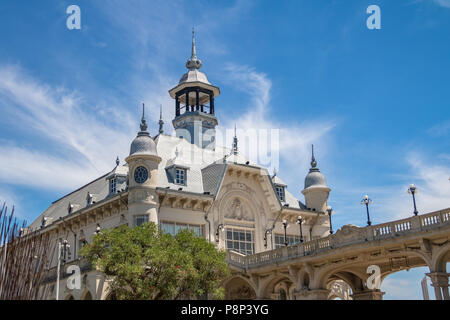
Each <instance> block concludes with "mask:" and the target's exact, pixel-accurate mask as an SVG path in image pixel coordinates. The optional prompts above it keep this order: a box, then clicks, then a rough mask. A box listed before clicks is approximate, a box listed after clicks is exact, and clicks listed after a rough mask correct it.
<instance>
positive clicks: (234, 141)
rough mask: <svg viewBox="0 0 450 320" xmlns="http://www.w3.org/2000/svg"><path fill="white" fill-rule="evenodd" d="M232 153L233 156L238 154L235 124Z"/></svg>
mask: <svg viewBox="0 0 450 320" xmlns="http://www.w3.org/2000/svg"><path fill="white" fill-rule="evenodd" d="M232 153H233V154H234V155H237V154H238V138H237V134H236V123H235V124H234V138H233V147H232Z"/></svg>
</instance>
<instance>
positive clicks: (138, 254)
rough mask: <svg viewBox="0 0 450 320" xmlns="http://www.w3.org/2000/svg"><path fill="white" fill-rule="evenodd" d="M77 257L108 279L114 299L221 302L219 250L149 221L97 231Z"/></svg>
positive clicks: (223, 268)
mask: <svg viewBox="0 0 450 320" xmlns="http://www.w3.org/2000/svg"><path fill="white" fill-rule="evenodd" d="M80 254H81V255H82V256H84V257H86V258H87V259H88V260H89V261H90V262H91V263H92V264H93V265H94V266H95V267H97V268H98V269H99V270H100V271H102V272H103V273H104V274H105V275H106V276H107V278H108V280H110V284H109V285H110V294H112V295H113V296H114V297H115V298H116V299H132V300H157V299H193V298H199V297H203V296H205V295H206V294H209V295H212V297H213V298H215V299H223V297H224V290H223V288H222V287H221V283H222V281H223V280H224V279H225V278H226V277H227V276H229V269H228V266H227V263H226V260H225V252H224V251H218V250H217V249H216V248H215V247H214V245H213V244H212V243H209V242H208V241H207V240H206V239H204V238H201V237H198V236H196V235H195V233H194V232H193V231H190V230H182V231H181V232H179V233H178V234H177V235H176V236H172V235H170V234H166V233H163V232H162V231H160V230H159V228H158V227H157V226H156V225H155V224H154V223H151V222H150V223H144V224H142V225H141V226H136V227H133V228H130V227H128V226H127V225H123V226H120V227H118V228H115V229H110V230H105V231H102V232H100V233H99V234H97V235H96V236H94V240H93V242H92V243H91V244H90V245H86V246H85V247H83V248H82V249H81V251H80Z"/></svg>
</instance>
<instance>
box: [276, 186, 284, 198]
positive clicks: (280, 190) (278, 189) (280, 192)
mask: <svg viewBox="0 0 450 320" xmlns="http://www.w3.org/2000/svg"><path fill="white" fill-rule="evenodd" d="M275 190H276V192H277V196H278V199H280V201H286V198H285V196H284V187H280V186H276V187H275Z"/></svg>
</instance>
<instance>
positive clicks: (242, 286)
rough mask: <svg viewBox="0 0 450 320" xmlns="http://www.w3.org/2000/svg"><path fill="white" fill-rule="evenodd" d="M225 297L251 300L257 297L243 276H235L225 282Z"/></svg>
mask: <svg viewBox="0 0 450 320" xmlns="http://www.w3.org/2000/svg"><path fill="white" fill-rule="evenodd" d="M224 287H225V299H227V300H249V299H256V293H255V290H254V289H253V287H252V286H251V285H250V283H249V282H248V281H247V280H245V279H244V278H242V277H239V276H237V277H233V278H231V279H230V280H228V281H226V282H225V285H224Z"/></svg>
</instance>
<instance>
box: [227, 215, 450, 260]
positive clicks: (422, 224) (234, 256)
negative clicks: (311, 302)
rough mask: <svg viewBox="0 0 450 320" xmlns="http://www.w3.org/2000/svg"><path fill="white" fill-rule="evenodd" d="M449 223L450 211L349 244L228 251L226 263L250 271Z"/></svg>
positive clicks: (378, 228)
mask: <svg viewBox="0 0 450 320" xmlns="http://www.w3.org/2000/svg"><path fill="white" fill-rule="evenodd" d="M448 224H450V208H447V209H444V210H440V211H435V212H430V213H427V214H424V215H418V216H413V217H410V218H407V219H402V220H396V221H391V222H387V223H382V224H378V225H373V226H367V227H364V228H360V229H359V230H358V231H359V232H358V237H357V238H354V237H352V238H351V239H349V240H347V241H342V240H341V241H338V240H337V238H336V234H332V235H329V236H327V237H325V238H320V239H316V240H312V241H308V242H304V243H300V244H297V245H293V246H288V247H281V248H278V249H274V250H270V251H264V252H260V253H256V254H252V255H247V256H246V255H243V254H241V253H238V252H236V251H228V252H227V261H228V263H229V264H230V265H232V266H235V267H239V268H243V269H248V268H252V267H259V266H263V265H268V264H273V263H279V262H282V261H286V260H290V259H295V258H299V257H304V256H308V255H311V254H317V253H321V252H325V251H329V250H332V249H333V248H338V247H339V248H340V247H344V246H348V245H352V244H355V243H360V242H366V241H374V240H382V239H387V238H393V237H396V236H399V235H404V234H411V233H415V232H421V231H425V230H429V229H435V228H439V227H442V226H443V225H448Z"/></svg>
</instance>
